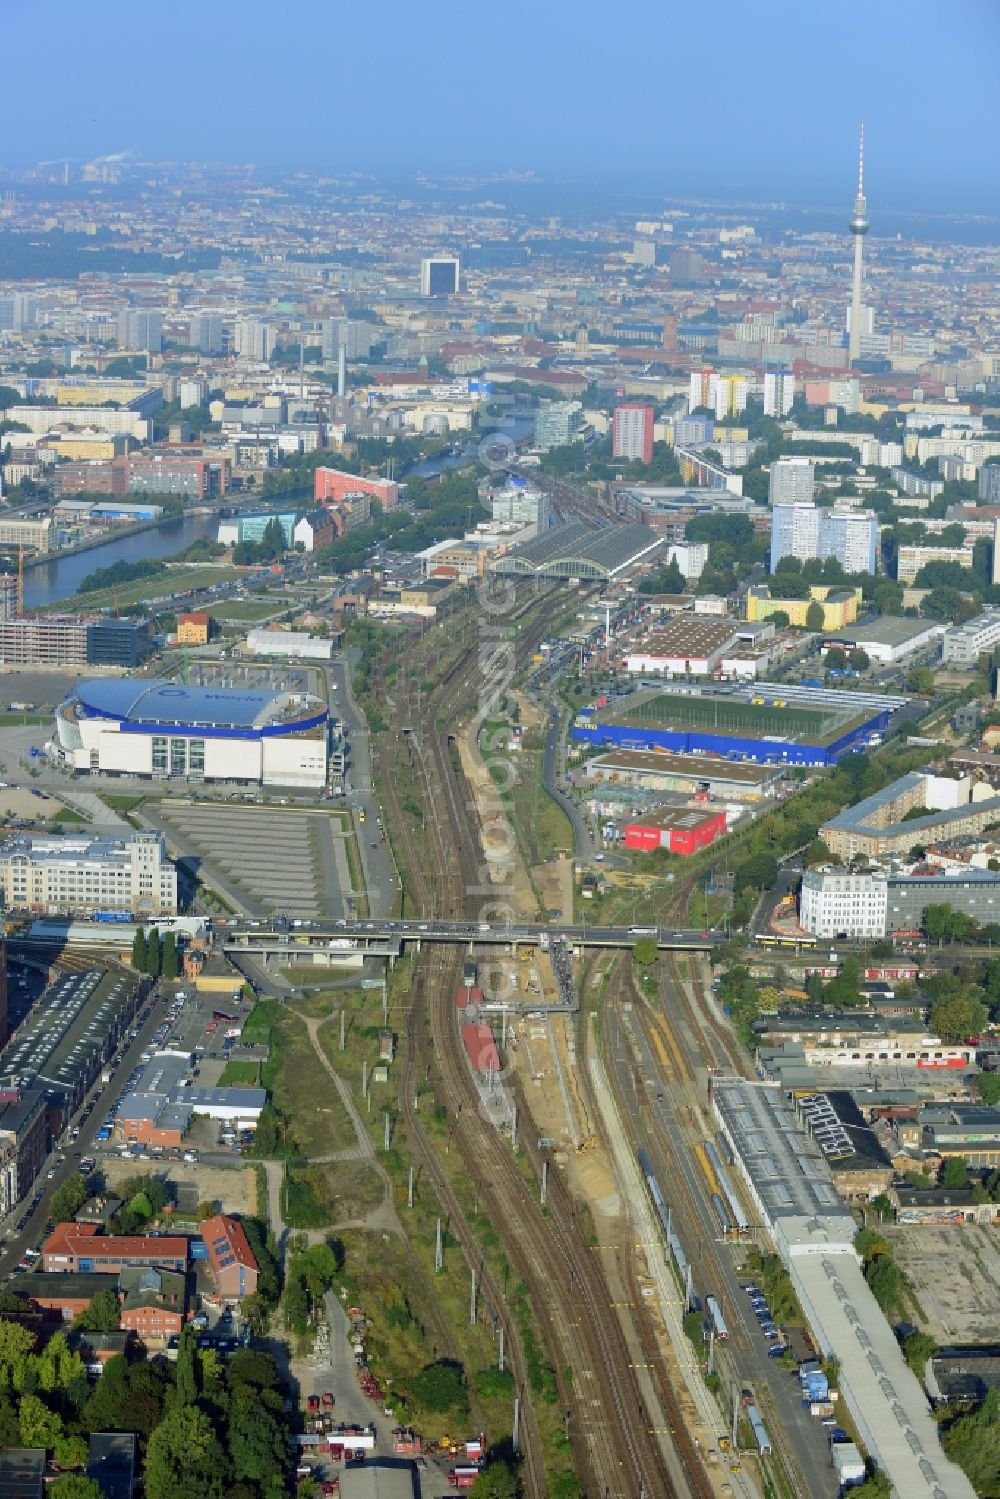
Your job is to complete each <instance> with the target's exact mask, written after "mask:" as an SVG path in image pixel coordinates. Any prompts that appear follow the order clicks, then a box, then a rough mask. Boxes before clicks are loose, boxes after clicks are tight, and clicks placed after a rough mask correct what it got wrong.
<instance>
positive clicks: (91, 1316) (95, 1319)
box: [73, 1291, 121, 1332]
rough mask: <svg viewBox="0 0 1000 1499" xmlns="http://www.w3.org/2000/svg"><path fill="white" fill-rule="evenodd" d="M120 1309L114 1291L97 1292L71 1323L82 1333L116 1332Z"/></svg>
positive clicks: (119, 1319)
mask: <svg viewBox="0 0 1000 1499" xmlns="http://www.w3.org/2000/svg"><path fill="white" fill-rule="evenodd" d="M120 1321H121V1308H120V1307H119V1305H118V1296H117V1293H116V1292H115V1291H97V1292H96V1293H95V1295H94V1296H93V1298H92V1300H91V1303H90V1305H89V1306H85V1307H84V1309H83V1311H82V1312H81V1313H80V1314H79V1316H78V1317H77V1318H76V1320H75V1321H74V1323H73V1326H74V1327H79V1328H80V1329H81V1330H82V1331H84V1332H117V1331H118V1324H119V1322H120Z"/></svg>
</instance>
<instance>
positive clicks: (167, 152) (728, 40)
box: [2, 0, 1000, 223]
mask: <svg viewBox="0 0 1000 1499" xmlns="http://www.w3.org/2000/svg"><path fill="white" fill-rule="evenodd" d="M4 35H5V42H6V53H7V57H8V58H9V59H16V58H22V59H27V58H30V57H32V56H36V57H37V56H38V55H39V51H38V49H39V48H40V46H44V77H42V76H40V74H39V71H38V69H37V67H34V66H24V67H11V68H9V69H8V71H7V75H6V77H5V82H4V92H5V105H6V113H7V118H8V120H9V121H10V122H12V127H13V128H11V129H10V130H8V132H6V139H5V141H4V145H3V148H2V150H3V157H4V163H3V164H4V165H7V166H9V167H23V166H25V165H27V164H29V163H31V162H36V161H39V160H51V159H57V158H58V159H62V158H64V157H66V158H69V159H71V160H72V161H74V162H77V163H83V162H85V161H86V160H87V159H89V158H90V157H93V156H99V155H104V154H107V153H111V152H118V151H131V152H134V153H135V154H136V155H137V156H139V157H140V158H147V159H150V160H155V161H162V160H203V161H238V162H254V163H256V164H257V165H258V166H259V167H260V168H261V169H263V170H275V169H286V168H295V167H302V168H305V169H309V170H312V171H315V170H329V171H330V172H331V173H342V172H346V171H359V172H378V173H384V172H386V171H390V170H399V171H402V172H410V173H413V172H417V171H422V172H425V173H427V174H430V175H435V174H444V173H462V174H469V173H473V174H477V175H487V174H490V173H494V172H534V173H537V174H540V175H543V176H545V177H548V178H568V179H574V180H578V181H579V182H581V183H586V184H589V185H590V186H591V188H592V190H594V191H595V192H598V193H599V194H602V195H603V194H606V193H607V192H608V190H609V189H612V188H614V189H617V190H619V191H621V192H623V193H625V192H635V191H639V190H646V191H650V190H653V191H656V192H662V193H665V194H669V193H675V194H683V195H697V196H706V197H712V198H714V199H716V200H728V201H733V202H746V201H748V200H749V201H752V200H758V201H766V202H780V203H790V204H822V205H833V204H839V205H843V203H844V202H845V201H847V200H848V199H849V197H850V195H851V192H852V188H853V182H852V176H853V173H852V155H853V143H854V141H855V139H856V134H857V128H858V123H859V121H860V120H861V119H864V121H865V125H866V129H867V132H868V141H869V158H870V162H871V170H870V188H869V201H870V205H871V208H872V210H873V212H875V213H876V214H877V213H878V211H879V210H880V209H882V210H883V211H886V210H903V211H923V212H934V213H938V212H948V213H976V214H985V215H993V214H994V213H997V212H998V207H1000V205H998V201H997V199H998V194H997V180H996V171H995V156H994V149H995V148H994V131H993V129H992V120H991V118H990V106H991V103H992V101H993V99H994V98H995V87H996V75H995V69H996V63H997V57H998V54H1000V46H998V43H1000V9H998V7H997V5H996V4H995V3H993V0H953V3H951V4H949V5H947V6H942V5H941V4H940V3H938V4H934V3H932V0H885V3H882V4H870V3H861V0H845V3H843V4H840V5H838V6H815V5H808V4H806V5H803V4H801V3H800V0H765V3H764V4H762V5H756V6H753V5H746V4H742V3H740V4H737V3H733V0H721V3H717V4H716V5H715V6H713V7H712V8H711V9H710V10H708V11H705V10H702V9H699V8H696V7H690V6H680V5H662V4H657V3H651V0H637V3H634V4H631V5H629V6H627V7H625V8H622V9H614V10H609V9H608V8H607V7H606V6H604V5H599V4H597V3H595V0H581V3H578V4H572V5H571V4H567V3H565V0H551V3H548V4H544V5H538V4H529V3H527V0H511V3H509V4H508V5H506V6H504V7H502V8H499V9H493V8H489V7H486V8H484V7H474V8H471V9H466V8H460V7H458V6H456V5H453V4H450V3H443V0H426V3H424V4H422V5H418V6H417V5H410V4H407V3H404V0H387V3H384V4H382V5H380V6H377V7H370V6H361V7H351V6H342V5H337V4H330V3H329V0H304V3H301V4H298V5H295V6H292V7H288V8H284V7H277V8H276V7H274V6H273V5H271V4H264V3H262V0H247V3H245V4H243V5H242V6H240V7H238V8H236V7H230V6H226V5H224V6H220V7H212V6H206V5H203V4H196V3H194V0H177V3H176V4H174V5H172V6H171V7H170V8H169V11H164V10H162V9H160V10H156V11H155V12H154V11H145V12H143V11H141V10H138V11H137V10H136V8H135V7H134V6H132V5H127V4H125V3H124V0H101V3H100V4H99V5H97V6H94V5H84V6H73V5H70V4H68V3H66V0H8V3H7V5H6V6H5V7H4ZM43 38H44V43H43V41H42V39H43ZM883 223H884V220H883Z"/></svg>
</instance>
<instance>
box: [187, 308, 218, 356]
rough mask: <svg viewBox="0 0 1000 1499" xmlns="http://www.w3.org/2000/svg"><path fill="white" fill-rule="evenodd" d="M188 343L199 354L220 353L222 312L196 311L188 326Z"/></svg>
mask: <svg viewBox="0 0 1000 1499" xmlns="http://www.w3.org/2000/svg"><path fill="white" fill-rule="evenodd" d="M188 343H189V344H190V345H191V347H192V348H193V349H197V350H198V353H199V354H221V353H222V350H223V341H222V314H221V313H218V312H196V313H195V314H194V315H193V317H192V318H191V323H190V326H189V328H188Z"/></svg>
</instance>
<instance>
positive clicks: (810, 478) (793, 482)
mask: <svg viewBox="0 0 1000 1499" xmlns="http://www.w3.org/2000/svg"><path fill="white" fill-rule="evenodd" d="M815 480H816V470H815V468H814V467H813V464H812V461H811V459H809V458H779V459H778V460H777V461H776V462H775V463H772V464H771V472H770V474H769V476H768V483H767V498H768V503H769V504H771V505H808V504H811V503H812V497H813V491H814V489H815Z"/></svg>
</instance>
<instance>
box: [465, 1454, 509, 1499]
mask: <svg viewBox="0 0 1000 1499" xmlns="http://www.w3.org/2000/svg"><path fill="white" fill-rule="evenodd" d="M517 1490H518V1483H517V1474H516V1473H515V1472H514V1471H513V1469H512V1468H509V1467H508V1466H507V1464H506V1463H502V1462H501V1463H490V1465H489V1467H488V1468H484V1469H483V1471H482V1472H481V1473H480V1475H479V1477H478V1478H477V1479H476V1481H475V1483H474V1484H473V1485H472V1488H471V1490H470V1493H471V1495H472V1499H517Z"/></svg>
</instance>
